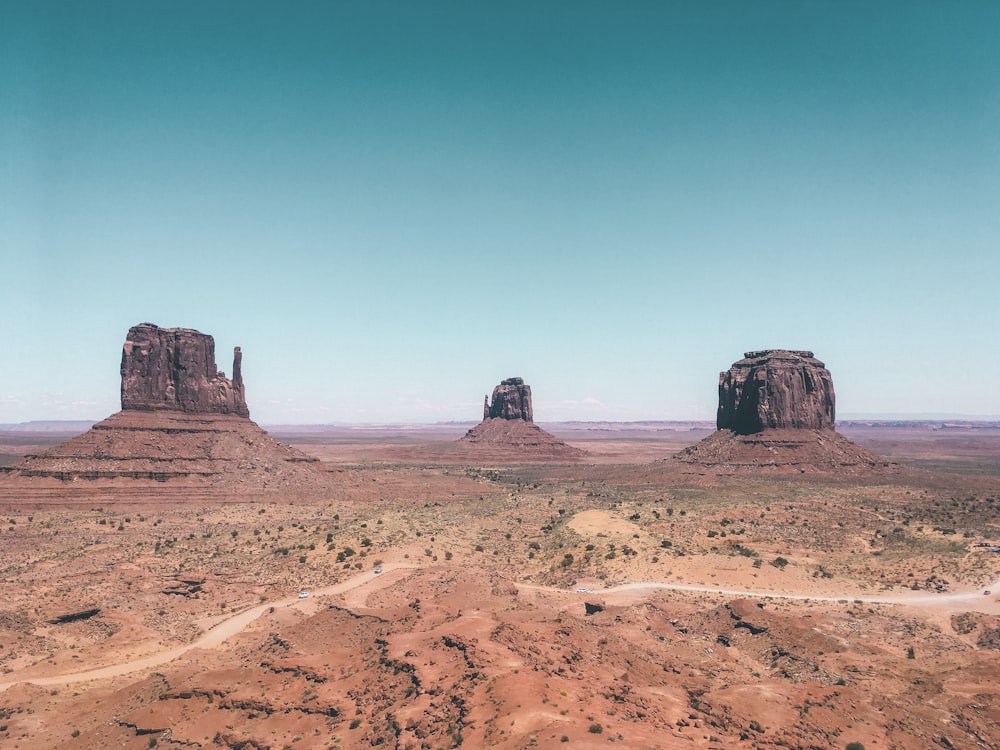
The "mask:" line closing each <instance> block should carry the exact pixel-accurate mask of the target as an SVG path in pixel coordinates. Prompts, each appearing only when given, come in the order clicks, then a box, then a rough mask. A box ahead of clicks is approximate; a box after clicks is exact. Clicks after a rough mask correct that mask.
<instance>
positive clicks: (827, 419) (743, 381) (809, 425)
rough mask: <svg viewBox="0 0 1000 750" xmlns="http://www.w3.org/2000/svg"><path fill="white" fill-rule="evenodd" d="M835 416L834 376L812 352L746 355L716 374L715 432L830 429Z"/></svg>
mask: <svg viewBox="0 0 1000 750" xmlns="http://www.w3.org/2000/svg"><path fill="white" fill-rule="evenodd" d="M834 417H835V397H834V393H833V378H831V377H830V371H829V370H827V369H826V366H825V365H824V364H823V363H822V362H820V361H819V360H818V359H816V358H815V357H814V356H813V353H812V352H806V351H789V350H785V349H765V350H764V351H759V352H747V353H746V355H745V358H744V359H741V360H740V361H739V362H735V363H733V366H732V367H730V368H729V370H728V371H726V372H723V373H720V374H719V411H718V416H717V419H716V424H717V426H718V428H719V429H720V430H732V431H733V432H735V433H736V434H738V435H752V434H754V433H757V432H760V431H761V430H769V429H770V430H775V429H785V428H788V429H793V430H795V429H807V430H832V429H834V424H835V420H834Z"/></svg>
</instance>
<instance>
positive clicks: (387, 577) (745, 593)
mask: <svg viewBox="0 0 1000 750" xmlns="http://www.w3.org/2000/svg"><path fill="white" fill-rule="evenodd" d="M383 567H384V572H383V573H382V574H376V573H375V572H373V571H369V572H365V573H359V574H358V575H356V576H353V577H352V578H349V579H347V580H346V581H342V582H340V583H335V584H332V585H330V586H324V587H321V588H318V589H313V590H312V591H311V592H310V595H309V597H308V598H306V599H300V598H299V597H298V595H295V596H287V597H284V598H283V599H276V600H274V601H270V602H265V603H263V604H258V605H256V606H254V607H250V608H249V609H245V610H243V611H242V612H240V613H238V614H235V615H233V616H232V617H228V618H226V619H225V620H222V621H221V622H218V623H217V624H215V625H214V626H213V627H211V628H210V629H209V630H207V631H206V632H205V633H204V634H203V635H202V636H200V637H199V638H197V639H196V640H194V641H192V642H191V643H188V644H186V645H184V646H178V647H176V648H172V649H168V650H165V651H160V652H159V653H155V654H151V655H150V656H145V657H142V658H140V659H135V660H134V661H129V662H123V663H120V664H112V665H109V666H106V667H99V668H97V669H91V670H88V671H85V672H70V673H64V674H59V675H50V676H47V677H30V676H26V677H20V678H16V679H14V680H10V681H7V682H0V693H2V692H4V691H5V690H6V689H7V688H9V687H11V686H13V685H19V684H21V683H26V682H30V683H32V684H34V685H68V684H72V683H79V682H88V681H90V680H101V679H107V678H109V677H120V676H122V675H126V674H131V673H133V672H141V671H143V670H147V669H151V668H153V667H157V666H160V665H161V664H166V663H167V662H170V661H173V660H174V659H176V658H178V657H179V656H183V655H184V654H186V653H188V652H189V651H192V650H194V649H199V648H200V649H211V648H218V647H219V646H220V645H221V644H222V643H224V642H225V641H226V640H227V639H229V638H231V637H232V636H234V635H236V634H237V633H241V632H243V631H244V630H245V629H246V628H247V626H249V625H250V623H251V622H253V621H254V620H256V619H257V618H258V617H260V616H261V615H262V614H264V612H266V611H268V610H270V609H271V608H275V609H277V608H279V607H289V608H294V609H296V610H300V611H302V612H303V613H305V614H311V613H313V612H315V611H317V610H318V609H319V608H320V607H321V606H322V605H321V604H320V602H318V601H316V598H317V597H323V596H332V595H336V594H343V593H346V592H348V591H352V592H353V594H354V595H353V596H352V597H351V604H353V605H354V606H360V605H362V604H363V603H364V601H365V599H366V598H367V594H368V593H370V592H371V591H373V590H376V589H379V588H384V587H385V586H389V585H392V584H393V583H395V582H396V581H398V580H400V579H401V578H404V577H405V576H406V574H407V573H408V572H409V571H412V570H418V569H420V567H421V566H417V565H402V564H392V563H390V564H387V565H385V566H383ZM517 586H518V588H520V589H525V590H534V591H546V592H552V593H563V594H566V593H579V594H580V595H581V596H582V595H584V594H594V595H598V596H600V595H613V594H616V593H626V592H635V593H642V592H652V591H657V590H660V591H664V590H665V591H687V592H694V593H703V594H722V595H724V596H739V597H746V598H753V599H786V600H795V601H814V602H842V601H845V600H848V601H861V602H864V603H866V604H903V605H931V606H948V607H952V608H954V607H955V605H960V604H962V603H963V602H976V604H977V605H978V606H974V607H967V608H963V609H969V610H975V611H992V610H995V609H997V608H998V605H997V596H996V595H995V594H994V595H991V596H989V597H986V596H983V592H982V591H981V590H979V589H977V590H976V591H973V592H961V593H954V594H927V593H916V592H914V593H901V594H893V595H884V596H856V595H848V594H845V595H841V596H817V595H815V594H794V593H776V592H770V591H750V590H743V589H727V588H720V587H714V586H697V585H691V584H683V583H662V582H657V581H640V582H635V583H623V584H620V585H618V586H609V587H607V588H595V589H586V590H585V591H579V590H577V591H576V592H574V591H567V590H566V589H559V588H554V587H551V586H537V585H533V584H517ZM362 588H364V589H365V590H364V591H361V589H362ZM988 590H990V591H997V592H998V593H1000V580H997V581H996V582H995V583H994V584H993V586H991V587H990V588H989V589H988Z"/></svg>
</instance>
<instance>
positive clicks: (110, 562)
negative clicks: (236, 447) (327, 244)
mask: <svg viewBox="0 0 1000 750" xmlns="http://www.w3.org/2000/svg"><path fill="white" fill-rule="evenodd" d="M468 427H469V425H434V426H413V427H377V428H376V427H372V428H362V427H336V428H335V427H313V428H301V427H298V428H296V427H271V428H269V431H270V433H271V435H272V437H274V438H276V439H277V440H280V441H281V442H283V443H286V444H291V445H292V446H294V447H295V448H298V449H299V450H301V451H303V452H304V453H306V454H308V455H310V456H311V457H314V458H317V459H319V461H320V466H321V468H322V470H323V471H324V472H326V474H327V476H328V480H329V481H328V483H327V484H326V486H324V487H322V488H317V487H304V488H296V487H294V486H282V487H279V488H274V489H269V490H261V491H256V490H254V491H249V490H247V491H244V490H240V489H239V488H225V487H211V488H207V489H205V488H202V489H197V488H194V487H191V486H188V485H186V484H184V483H183V482H174V481H172V480H171V481H152V480H134V479H125V478H118V479H114V480H112V481H106V482H103V483H97V482H93V481H90V480H86V479H77V480H74V481H60V480H56V479H52V478H44V477H41V478H37V479H33V480H31V481H30V482H19V483H10V482H4V481H3V480H2V479H0V508H2V512H0V521H2V524H0V567H2V581H3V597H2V601H0V747H2V748H19V749H24V750H28V749H29V748H56V747H59V748H105V747H106V748H152V747H157V748H233V749H240V750H250V749H258V750H260V749H263V748H272V749H274V750H278V749H282V750H283V749H285V748H291V749H292V750H296V749H297V748H359V747H366V748H367V747H385V748H454V747H459V746H463V747H472V748H487V747H496V748H509V749H512V748H526V747H540V748H555V747H579V748H608V747H628V748H851V750H857V749H858V748H866V749H867V750H871V749H872V748H913V749H918V748H919V749H926V748H935V747H942V748H996V747H1000V597H998V594H1000V586H998V585H997V582H998V578H1000V554H998V553H997V545H998V544H1000V425H988V424H954V425H946V424H943V423H931V422H927V423H899V424H869V423H844V424H841V425H840V426H839V429H840V431H841V432H842V433H844V434H845V435H846V436H847V437H849V438H851V439H852V440H854V441H855V442H857V443H858V444H860V445H861V446H863V447H866V448H868V449H869V450H871V451H873V452H874V453H876V454H879V455H881V456H883V457H885V458H887V459H888V461H890V462H891V464H890V465H889V466H888V467H886V468H885V469H884V470H881V471H877V472H871V473H864V472H862V473H853V472H840V471H806V470H802V471H799V472H794V473H787V472H786V473H768V472H766V471H764V472H746V471H742V472H741V471H732V472H727V471H719V470H715V471H708V470H704V471H699V470H697V469H694V468H692V467H690V466H686V465H682V464H679V463H678V462H676V461H675V460H674V459H673V458H672V456H673V455H674V454H676V453H677V452H678V451H679V450H681V449H683V448H685V447H687V446H690V445H692V444H694V443H696V442H697V441H698V440H700V439H701V438H704V437H706V436H707V435H709V434H710V433H711V427H712V426H711V425H706V424H697V423H690V424H668V423H641V424H627V425H616V424H612V423H608V424H593V423H566V424H553V425H545V427H546V429H547V430H548V431H549V432H551V433H553V434H555V435H556V436H557V437H559V438H561V439H562V440H563V441H565V442H566V443H567V444H569V445H570V446H573V447H575V448H579V449H581V450H582V451H585V453H584V454H583V455H582V456H581V457H579V458H578V459H577V460H562V461H560V460H552V459H544V458H542V459H536V460H531V461H524V460H521V459H519V457H518V454H517V452H516V451H508V452H504V451H496V452H494V453H492V454H491V453H489V452H488V451H480V452H476V451H466V452H465V453H463V452H461V451H456V450H454V445H455V443H454V441H455V440H457V439H458V438H459V437H461V436H462V435H463V434H464V433H465V431H466V430H467V429H468ZM67 437H69V436H68V435H65V434H60V433H58V432H44V433H42V432H39V433H30V432H23V431H22V432H9V433H3V434H2V435H0V464H11V463H13V462H15V461H17V460H19V459H20V458H21V457H22V456H23V455H26V454H30V453H34V452H38V451H40V450H43V449H45V448H46V447H48V446H51V445H54V444H55V443H57V442H60V441H63V440H65V439H66V438H67ZM987 592H988V593H987Z"/></svg>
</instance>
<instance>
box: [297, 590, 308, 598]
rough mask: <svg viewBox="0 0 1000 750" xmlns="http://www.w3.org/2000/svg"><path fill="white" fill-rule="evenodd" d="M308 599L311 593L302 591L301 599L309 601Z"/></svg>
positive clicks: (300, 593)
mask: <svg viewBox="0 0 1000 750" xmlns="http://www.w3.org/2000/svg"><path fill="white" fill-rule="evenodd" d="M308 598H309V592H308V591H300V592H299V599H308Z"/></svg>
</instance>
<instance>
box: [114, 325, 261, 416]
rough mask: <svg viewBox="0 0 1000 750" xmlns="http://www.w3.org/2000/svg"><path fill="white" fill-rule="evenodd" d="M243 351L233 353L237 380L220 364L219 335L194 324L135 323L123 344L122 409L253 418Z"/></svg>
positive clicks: (238, 349)
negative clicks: (245, 384)
mask: <svg viewBox="0 0 1000 750" xmlns="http://www.w3.org/2000/svg"><path fill="white" fill-rule="evenodd" d="M242 359H243V354H242V352H241V351H240V348H239V347H236V349H235V350H234V352H233V379H232V380H229V379H228V378H227V377H226V374H225V373H224V372H220V371H219V369H218V367H217V366H216V364H215V339H213V338H212V337H211V336H209V335H208V334H204V333H200V332H199V331H194V330H191V329H190V328H160V327H159V326H156V325H153V324H152V323H142V324H140V325H137V326H132V328H130V329H129V332H128V335H127V336H126V337H125V346H124V347H123V348H122V364H121V376H122V409H123V410H136V411H159V410H168V411H181V412H186V413H189V414H234V415H236V416H239V417H247V418H249V417H250V410H249V409H248V408H247V402H246V394H245V392H244V388H243V376H242V369H241V364H242Z"/></svg>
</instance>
